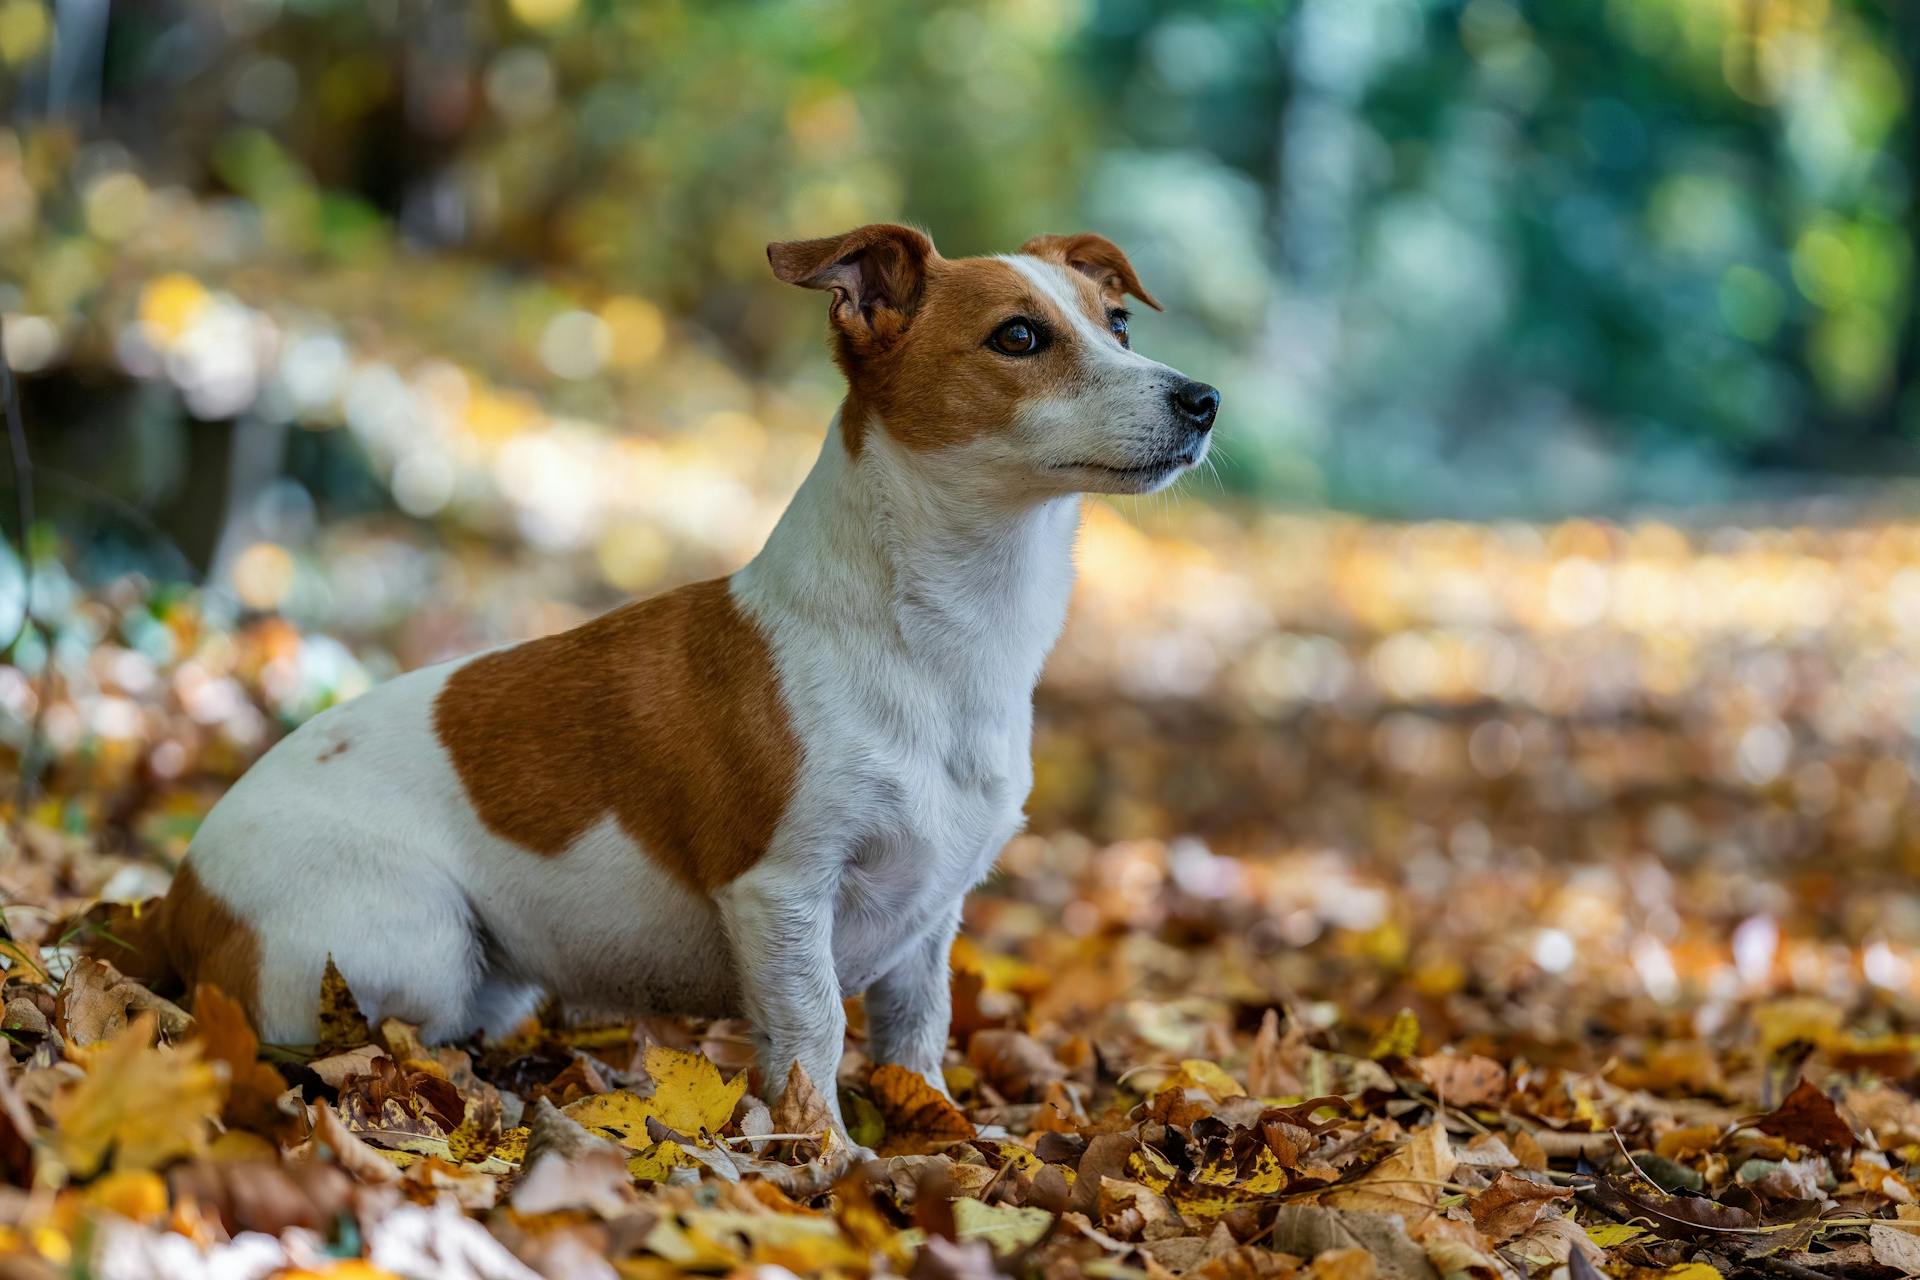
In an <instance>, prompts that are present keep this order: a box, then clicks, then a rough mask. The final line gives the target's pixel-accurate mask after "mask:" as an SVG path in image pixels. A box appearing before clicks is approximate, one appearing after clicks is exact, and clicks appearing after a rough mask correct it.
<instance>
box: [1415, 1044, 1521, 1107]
mask: <svg viewBox="0 0 1920 1280" xmlns="http://www.w3.org/2000/svg"><path fill="white" fill-rule="evenodd" d="M1410 1065H1411V1066H1412V1067H1413V1070H1414V1074H1415V1075H1417V1076H1419V1078H1420V1079H1421V1080H1422V1081H1424V1082H1425V1083H1426V1084H1427V1086H1428V1087H1429V1088H1431V1089H1432V1090H1433V1092H1434V1094H1435V1096H1436V1097H1438V1098H1439V1099H1440V1101H1441V1102H1443V1103H1446V1104H1447V1105H1448V1106H1454V1107H1490V1106H1496V1105H1498V1104H1499V1103H1500V1102H1502V1101H1504V1100H1505V1098H1506V1096H1507V1069H1506V1068H1505V1067H1503V1066H1501V1065H1500V1064H1499V1063H1497V1062H1495V1061H1494V1060H1493V1059H1492V1058H1483V1057H1480V1056H1479V1055H1477V1054H1470V1053H1436V1054H1433V1055H1431V1056H1429V1057H1425V1058H1414V1059H1412V1060H1411V1063H1410Z"/></svg>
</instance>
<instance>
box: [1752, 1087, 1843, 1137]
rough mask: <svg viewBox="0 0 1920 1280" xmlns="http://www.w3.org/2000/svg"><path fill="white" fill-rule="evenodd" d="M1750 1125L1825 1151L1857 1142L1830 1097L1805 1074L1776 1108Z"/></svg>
mask: <svg viewBox="0 0 1920 1280" xmlns="http://www.w3.org/2000/svg"><path fill="white" fill-rule="evenodd" d="M1754 1128H1756V1129H1758V1130H1760V1132H1762V1133H1771V1134H1773V1135H1774V1136H1776V1137H1780V1138H1785V1139H1786V1140H1787V1141H1788V1142H1795V1143H1798V1144H1799V1145H1801V1146H1803V1147H1814V1148H1818V1149H1821V1150H1827V1151H1838V1150H1844V1149H1846V1148H1848V1147H1855V1146H1858V1145H1859V1144H1860V1140H1859V1139H1858V1138H1856V1137H1854V1134H1853V1130H1852V1129H1850V1128H1849V1127H1848V1126H1847V1122H1846V1121H1845V1120H1843V1119H1841V1118H1840V1112H1839V1111H1838V1109H1836V1108H1835V1107H1834V1105H1833V1099H1831V1098H1829V1097H1827V1095H1826V1094H1824V1093H1822V1092H1820V1090H1818V1089H1816V1088H1815V1087H1814V1086H1813V1084H1812V1083H1811V1082H1810V1081H1808V1080H1806V1079H1805V1078H1802V1079H1801V1081H1800V1083H1798V1084H1796V1085H1795V1086H1794V1087H1793V1092H1792V1093H1789V1094H1788V1095H1787V1097H1786V1101H1784V1102H1782V1103H1781V1104H1780V1106H1779V1107H1778V1108H1777V1109H1776V1110H1774V1111H1772V1112H1770V1113H1769V1114H1767V1115H1765V1116H1763V1117H1761V1118H1760V1119H1759V1120H1758V1121H1756V1122H1755V1124H1754Z"/></svg>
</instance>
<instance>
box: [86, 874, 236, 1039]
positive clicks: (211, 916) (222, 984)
mask: <svg viewBox="0 0 1920 1280" xmlns="http://www.w3.org/2000/svg"><path fill="white" fill-rule="evenodd" d="M157 915H158V919H157V920H155V921H154V926H155V931H156V932H157V933H158V934H159V935H160V938H161V939H162V940H163V941H164V944H165V950H166V956H167V959H168V961H169V963H170V964H171V966H172V969H173V976H174V977H175V978H176V979H177V980H178V982H179V985H180V987H181V989H182V990H185V991H192V990H193V989H194V988H195V987H196V986H198V985H200V984H201V983H203V982H206V983H211V984H212V985H214V986H216V987H218V988H220V989H221V990H222V991H224V992H226V993H227V994H228V995H229V996H232V997H233V998H234V999H235V1000H237V1001H239V1003H240V1007H241V1008H243V1009H245V1010H246V1011H247V1016H248V1017H250V1018H252V1019H254V1020H255V1021H256V1022H257V1021H258V1020H259V1017H260V1007H259V999H260V935H259V934H258V933H257V932H256V931H255V930H254V928H253V926H252V925H250V924H248V923H247V922H246V921H244V920H242V919H241V918H240V917H239V916H238V915H236V914H234V910H233V908H232V907H230V906H228V905H227V903H226V902H225V900H224V899H222V898H220V897H218V896H217V895H215V894H214V893H212V892H211V891H210V890H208V889H207V887H206V886H205V885H203V884H201V883H200V877H199V876H198V875H196V874H194V870H193V861H192V859H191V858H189V859H188V860H187V861H186V862H184V863H182V864H181V865H180V870H179V871H177V872H176V873H174V877H173V886H172V887H171V888H169V889H168V890H167V896H166V899H165V900H164V901H163V902H162V903H161V904H160V909H159V911H158V913H157ZM121 968H122V971H123V972H128V973H131V972H132V971H131V970H127V969H126V967H125V966H124V965H123V966H121Z"/></svg>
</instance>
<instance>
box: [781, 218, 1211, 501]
mask: <svg viewBox="0 0 1920 1280" xmlns="http://www.w3.org/2000/svg"><path fill="white" fill-rule="evenodd" d="M767 260H768V261H769V262H771V263H772V264H773V271H774V274H775V275H777V276H778V277H780V279H782V280H784V281H786V282H787V283H789V284H797V285H800V286H802V287H804V288H809V289H824V290H827V291H829V292H830V293H831V294H832V295H833V301H832V304H831V307H830V310H829V318H830V320H831V323H832V325H833V331H834V350H835V358H836V359H837V360H838V361H839V364H840V367H841V369H842V371H843V372H845V374H846V376H847V386H848V395H847V404H846V408H845V411H844V412H843V414H842V416H841V431H842V433H843V435H844V438H845V440H846V444H847V448H848V449H850V450H852V451H853V452H854V453H855V454H856V455H858V454H859V452H860V451H861V449H862V447H863V445H864V443H865V441H866V440H867V438H868V435H869V433H870V432H873V431H883V432H885V433H886V434H887V436H888V437H889V438H890V439H891V440H892V441H894V442H896V443H897V444H899V445H900V446H902V447H903V448H904V450H905V451H907V453H908V454H909V455H919V456H934V455H938V456H940V457H943V458H951V457H955V456H959V457H961V458H962V459H964V461H965V462H966V463H967V464H968V465H969V466H973V467H977V468H981V469H986V470H989V471H990V473H991V474H992V475H994V476H995V477H996V478H1003V480H1004V483H1005V485H1006V486H1007V487H1008V489H1009V491H1010V492H1022V493H1030V494H1053V493H1071V492H1080V491H1092V492H1100V493H1151V492H1153V491H1155V490H1157V489H1160V488H1163V487H1165V486H1166V485H1167V484H1169V483H1171V482H1172V481H1173V480H1174V478H1175V477H1177V476H1178V475H1180V474H1181V473H1182V472H1183V471H1186V470H1187V469H1188V468H1189V467H1192V466H1194V465H1195V464H1196V463H1198V462H1199V460H1200V459H1201V458H1202V457H1203V456H1205V454H1206V451H1207V442H1208V433H1209V431H1210V430H1211V429H1212V427H1213V419H1214V414H1215V413H1216V412H1217V410H1218V409H1219V405H1220V393H1219V392H1217V391H1215V390H1214V389H1213V388H1212V387H1210V386H1208V385H1207V384H1205V383H1204V382H1196V381H1194V380H1193V379H1192V378H1189V377H1186V376H1185V375H1183V374H1181V373H1179V372H1177V371H1176V370H1173V369H1170V368H1168V367H1167V366H1166V365H1163V364H1160V363H1159V362H1157V361H1154V360H1149V359H1148V358H1147V357H1146V356H1143V355H1141V354H1140V353H1139V352H1137V351H1135V350H1133V348H1132V345H1131V344H1130V342H1129V340H1128V336H1127V310H1126V306H1125V301H1126V298H1127V296H1128V295H1132V296H1133V297H1135V298H1138V299H1139V300H1140V301H1142V302H1144V303H1146V304H1147V305H1148V306H1150V307H1153V308H1154V309H1155V310H1158V309H1159V306H1160V304H1159V303H1157V302H1155V301H1154V300H1153V296H1152V295H1151V294H1149V293H1148V292H1147V291H1146V288H1145V286H1143V285H1142V284H1141V283H1140V280H1139V278H1138V277H1137V276H1135V275H1134V272H1133V265H1132V264H1131V263H1129V262H1128V261H1127V255H1126V254H1124V253H1122V252H1121V251H1120V249H1119V247H1118V246H1116V245H1115V244H1114V243H1113V242H1112V241H1110V240H1107V239H1105V238H1104V237H1101V236H1097V235H1075V236H1036V237H1035V238H1034V239H1032V240H1029V241H1027V243H1026V244H1024V245H1022V246H1021V248H1020V252H1019V253H1016V254H1007V255H1004V256H1000V257H992V258H954V259H949V258H943V257H941V256H940V254H939V252H938V251H937V250H935V249H934V247H933V242H932V241H931V240H929V239H927V237H926V236H925V235H923V234H921V233H920V232H919V231H916V230H914V229H913V228H911V227H900V226H891V225H884V224H882V225H875V226H868V227H861V228H859V229H858V230H855V231H849V232H847V233H846V234H845V235H840V236H829V237H827V238H825V239H822V240H796V241H788V242H785V243H780V244H771V245H768V246H767Z"/></svg>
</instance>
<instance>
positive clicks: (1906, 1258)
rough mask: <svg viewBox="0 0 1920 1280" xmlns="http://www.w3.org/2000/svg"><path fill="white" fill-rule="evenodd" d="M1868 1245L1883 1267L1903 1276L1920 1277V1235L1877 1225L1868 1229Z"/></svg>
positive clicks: (1874, 1258) (1875, 1259)
mask: <svg viewBox="0 0 1920 1280" xmlns="http://www.w3.org/2000/svg"><path fill="white" fill-rule="evenodd" d="M1867 1245H1868V1247H1869V1248H1871V1249H1872V1251H1873V1260H1874V1261H1875V1262H1877V1263H1879V1264H1880V1265H1881V1266H1883V1267H1892V1268H1893V1269H1894V1270H1896V1271H1898V1272H1899V1273H1900V1274H1901V1275H1903V1276H1920V1234H1915V1233H1914V1232H1912V1231H1905V1230H1902V1229H1901V1228H1899V1227H1883V1226H1880V1225H1879V1224H1878V1223H1876V1224H1874V1225H1873V1226H1871V1227H1868V1228H1867Z"/></svg>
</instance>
